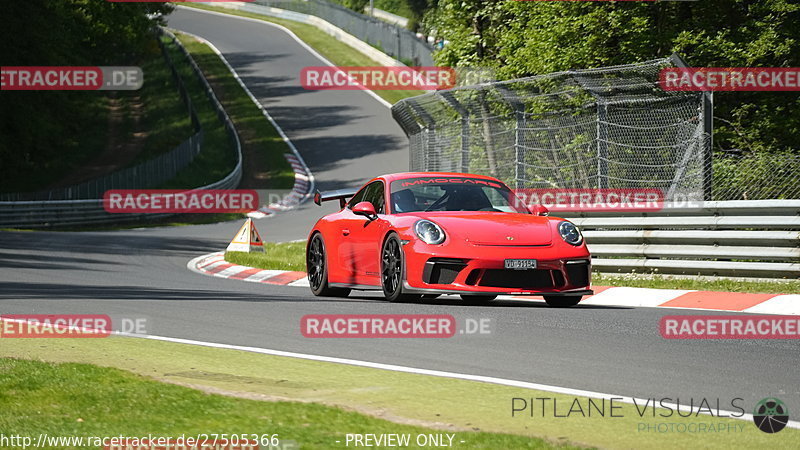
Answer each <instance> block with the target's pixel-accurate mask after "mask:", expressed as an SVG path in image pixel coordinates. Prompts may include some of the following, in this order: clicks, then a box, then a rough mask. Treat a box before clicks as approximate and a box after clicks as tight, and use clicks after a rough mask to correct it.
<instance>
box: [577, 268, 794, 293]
mask: <svg viewBox="0 0 800 450" xmlns="http://www.w3.org/2000/svg"><path fill="white" fill-rule="evenodd" d="M592 283H593V284H596V285H598V286H627V287H641V288H651V289H691V290H698V291H719V292H749V293H761V294H800V281H761V280H758V281H746V280H737V279H716V280H714V279H708V278H700V279H698V278H676V277H671V276H669V275H641V274H640V275H613V274H600V273H593V274H592Z"/></svg>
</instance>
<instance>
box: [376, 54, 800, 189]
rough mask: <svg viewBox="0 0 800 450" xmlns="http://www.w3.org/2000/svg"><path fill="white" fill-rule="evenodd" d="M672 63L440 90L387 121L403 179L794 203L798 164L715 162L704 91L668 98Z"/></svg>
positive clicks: (764, 159) (755, 159) (749, 159)
mask: <svg viewBox="0 0 800 450" xmlns="http://www.w3.org/2000/svg"><path fill="white" fill-rule="evenodd" d="M682 65H683V64H682V61H681V59H680V58H679V57H678V56H677V55H674V56H672V57H671V58H666V59H659V60H655V61H649V62H644V63H639V64H631V65H625V66H615V67H606V68H598V69H587V70H573V71H567V72H559V73H553V74H547V75H541V76H534V77H528V78H522V79H516V80H509V81H502V82H492V83H484V84H480V85H476V86H468V87H463V88H456V89H452V90H447V91H438V92H434V93H429V94H425V95H421V96H418V97H413V98H409V99H405V100H402V101H400V102H398V103H397V104H395V105H394V107H393V108H392V114H393V116H394V117H395V119H396V120H397V122H398V123H399V124H400V126H401V127H402V128H403V129H404V130H405V132H406V134H407V135H408V137H409V142H410V148H411V160H410V169H411V170H414V171H453V172H471V173H480V174H486V175H492V176H495V177H498V178H500V179H502V180H503V181H505V182H506V183H507V184H509V185H510V186H512V187H516V188H518V189H521V188H556V189H575V188H588V189H597V188H620V189H637V188H638V189H643V188H648V189H653V188H655V189H660V190H662V191H663V192H664V196H665V199H666V200H674V199H678V198H691V199H698V200H699V199H705V200H734V199H762V198H800V197H798V195H800V183H798V181H797V180H798V176H799V175H800V157H795V156H787V155H776V156H766V155H758V156H753V155H751V156H741V155H738V156H732V155H729V156H726V157H719V158H712V152H711V148H712V116H713V98H712V96H711V94H710V93H701V92H677V91H671V92H668V91H665V90H663V89H662V88H661V87H660V85H659V82H658V81H659V73H660V71H661V69H663V68H666V67H675V66H682Z"/></svg>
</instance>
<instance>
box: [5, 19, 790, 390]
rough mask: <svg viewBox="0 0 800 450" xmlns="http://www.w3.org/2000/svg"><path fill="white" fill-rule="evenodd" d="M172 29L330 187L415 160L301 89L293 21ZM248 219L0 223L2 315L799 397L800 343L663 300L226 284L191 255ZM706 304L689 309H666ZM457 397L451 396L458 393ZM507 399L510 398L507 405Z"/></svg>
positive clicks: (610, 382) (295, 223)
mask: <svg viewBox="0 0 800 450" xmlns="http://www.w3.org/2000/svg"><path fill="white" fill-rule="evenodd" d="M170 25H171V26H172V27H174V28H178V29H181V30H185V31H188V32H191V33H194V34H197V35H200V36H202V37H204V38H206V39H208V40H209V41H211V42H212V43H214V44H215V45H216V46H217V47H218V48H219V49H220V50H221V51H222V52H223V54H225V56H226V58H228V60H229V61H230V62H231V64H232V65H233V66H234V68H235V69H236V70H237V71H238V72H239V73H240V74H241V75H242V78H243V80H244V82H245V83H246V84H247V85H248V86H249V87H250V89H251V90H252V91H253V92H254V94H255V95H256V96H257V97H258V98H259V99H260V101H262V102H263V103H264V104H265V105H266V106H267V107H268V108H269V111H270V113H271V114H272V115H273V116H274V117H275V120H276V121H277V122H278V123H279V124H281V125H282V127H283V128H284V129H285V131H286V132H287V134H288V135H289V137H290V138H291V139H292V140H293V141H294V143H295V144H296V146H297V147H298V149H299V150H300V152H301V153H302V154H303V156H304V157H305V158H306V161H307V162H308V164H309V166H310V168H311V170H312V171H313V172H314V173H315V176H316V177H317V179H318V182H319V184H320V186H321V187H322V188H323V189H325V188H332V187H340V186H342V185H352V184H357V183H358V182H360V181H362V180H363V179H364V178H367V177H369V176H372V175H376V174H378V173H383V172H391V171H401V170H404V169H405V168H406V166H407V156H406V143H405V138H404V136H403V135H402V132H401V130H400V129H399V127H397V126H396V125H395V124H394V122H393V121H392V119H391V116H390V114H389V110H388V109H387V108H386V107H385V106H384V105H382V104H381V103H379V102H378V101H376V100H375V99H374V98H372V97H370V96H369V95H366V94H364V93H361V92H355V91H351V92H336V91H318V92H310V91H304V90H302V88H300V87H299V83H298V79H297V78H298V75H299V72H300V68H302V67H303V66H307V65H321V62H320V61H319V60H317V59H316V58H315V57H314V56H312V55H311V54H310V53H309V52H308V51H307V50H306V49H305V48H304V47H303V46H301V45H300V44H298V43H297V42H296V41H295V40H293V39H292V38H291V37H289V36H288V35H287V34H285V33H284V32H283V31H281V30H279V29H277V28H274V27H270V26H266V25H260V24H256V23H253V22H249V21H243V20H239V19H236V18H231V17H223V16H217V15H210V14H207V13H201V12H195V11H189V10H186V9H180V10H178V11H176V12H175V13H174V14H173V16H172V17H171V18H170ZM322 211H323V210H322V209H313V208H311V207H305V208H303V209H302V210H301V211H299V212H293V213H287V214H283V215H280V216H278V217H274V218H268V219H263V220H261V221H259V223H258V227H259V229H260V230H261V232H262V235H263V236H264V237H265V239H267V240H286V239H299V238H303V237H304V236H305V234H306V232H307V231H308V229H309V228H310V226H311V224H312V222H313V220H314V219H315V218H316V217H318V216H319V215H320V214H322ZM237 226H238V224H237V223H226V224H216V225H200V226H192V227H179V228H151V229H140V230H128V231H117V232H81V233H53V232H42V233H17V232H2V233H0V313H73V314H77V313H96V314H109V315H111V316H112V317H114V316H128V317H130V316H136V317H142V316H144V317H148V318H149V319H150V320H149V322H148V324H149V330H148V332H149V333H151V334H155V335H160V336H170V337H180V338H186V339H194V340H200V341H212V342H220V343H227V344H236V345H246V346H254V347H264V348H270V349H278V350H287V351H293V352H300V353H309V354H316V355H326V356H337V357H343V358H351V359H359V360H366V361H374V362H383V363H391V364H399V365H406V366H411V367H418V368H428V369H438V370H445V371H451V372H460V373H467V374H476V375H488V376H495V377H502V378H509V379H514V380H521V381H530V382H535V383H541V384H548V385H555V386H563V387H570V388H575V389H584V390H590V391H599V392H606V393H612V394H619V395H627V396H635V397H640V398H650V397H673V398H674V397H677V396H680V397H684V398H685V397H690V396H691V397H694V398H701V397H706V398H716V397H720V398H722V399H723V401H725V400H724V399H728V398H733V397H742V398H744V399H745V401H746V404H754V403H755V402H756V401H757V400H760V399H761V398H764V397H767V396H771V395H773V396H778V397H779V398H781V399H782V400H784V401H785V402H788V403H794V404H798V403H800V383H798V381H800V375H797V367H800V346H798V343H797V341H794V342H792V341H766V340H765V341H667V340H664V339H662V338H661V337H660V336H659V334H658V321H659V318H660V317H661V316H662V315H663V314H664V313H665V310H659V309H654V308H612V307H597V306H588V305H584V306H578V307H575V308H572V309H566V310H562V309H549V308H546V307H544V306H543V305H541V304H539V303H530V302H510V301H508V302H498V303H497V304H495V305H492V306H488V307H471V306H462V305H460V304H459V303H458V302H457V301H449V300H440V301H435V302H433V303H425V304H390V303H386V302H383V301H381V300H380V297H379V296H377V295H374V294H368V295H356V296H354V297H351V298H348V299H319V298H315V297H313V296H312V295H311V294H310V292H309V291H308V290H306V289H305V288H293V287H278V286H266V285H261V284H258V283H244V282H240V281H234V280H222V279H219V278H212V277H207V276H203V275H199V274H196V273H193V272H190V271H188V270H187V269H186V262H187V261H188V260H189V259H191V258H193V257H195V256H198V255H200V254H203V253H208V252H210V251H216V250H220V249H222V248H224V246H225V245H226V243H227V240H228V238H229V236H230V235H232V234H233V233H234V232H235V230H236V228H237ZM314 313H316V314H318V313H331V314H336V313H361V314H366V313H432V314H437V313H444V314H452V315H453V316H455V317H456V319H457V320H458V321H459V322H463V320H464V319H465V318H476V319H477V318H489V319H491V323H492V331H493V332H492V334H491V335H488V336H486V335H484V336H471V337H465V336H456V337H454V338H451V339H429V340H425V339H408V340H392V339H384V340H379V339H374V340H373V339H362V340H353V339H332V340H326V339H317V340H312V339H306V338H303V337H302V336H301V334H300V330H299V322H300V318H301V317H302V316H303V315H305V314H314ZM669 313H675V314H696V313H697V312H695V311H675V310H673V311H669ZM452 400H454V401H455V400H457V399H452ZM504 401H505V400H504Z"/></svg>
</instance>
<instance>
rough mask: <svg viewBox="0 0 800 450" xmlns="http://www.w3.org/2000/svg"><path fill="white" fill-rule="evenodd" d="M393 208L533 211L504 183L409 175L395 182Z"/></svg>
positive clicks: (526, 212)
mask: <svg viewBox="0 0 800 450" xmlns="http://www.w3.org/2000/svg"><path fill="white" fill-rule="evenodd" d="M391 188H392V196H391V201H392V212H393V213H395V214H397V213H407V212H420V211H495V212H510V213H520V214H530V212H529V211H528V210H527V208H525V207H524V205H522V203H521V202H518V201H517V197H516V196H515V195H514V194H513V193H512V192H511V190H510V189H508V187H506V186H505V185H504V184H502V183H499V182H497V181H492V180H484V179H481V178H442V177H431V178H408V179H405V180H397V181H393V182H392V186H391Z"/></svg>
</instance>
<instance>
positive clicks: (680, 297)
mask: <svg viewBox="0 0 800 450" xmlns="http://www.w3.org/2000/svg"><path fill="white" fill-rule="evenodd" d="M187 266H188V267H189V269H190V270H192V271H194V272H198V273H202V274H204V275H211V276H215V277H220V278H230V279H234V280H242V281H252V282H257V283H267V284H278V285H286V286H302V287H308V279H307V278H306V273H305V272H292V271H287V270H264V269H255V268H252V267H246V266H239V265H236V264H231V263H229V262H227V261H225V257H224V252H216V253H210V254H208V255H203V256H200V257H197V258H195V259H193V260H191V261H189V263H188V265H187ZM592 289H593V290H594V292H595V294H594V295H591V296H588V297H585V298H584V299H583V300H582V301H581V303H580V304H581V305H599V306H623V307H634V308H656V307H657V308H674V309H693V310H707V311H729V312H743V313H754V314H778V315H800V295H786V294H749V293H741V292H713V291H693V290H680V289H648V288H632V287H609V286H593V287H592ZM498 298H499V299H504V300H528V301H542V300H540V299H538V298H537V297H522V296H512V295H501V296H499V297H498Z"/></svg>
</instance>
